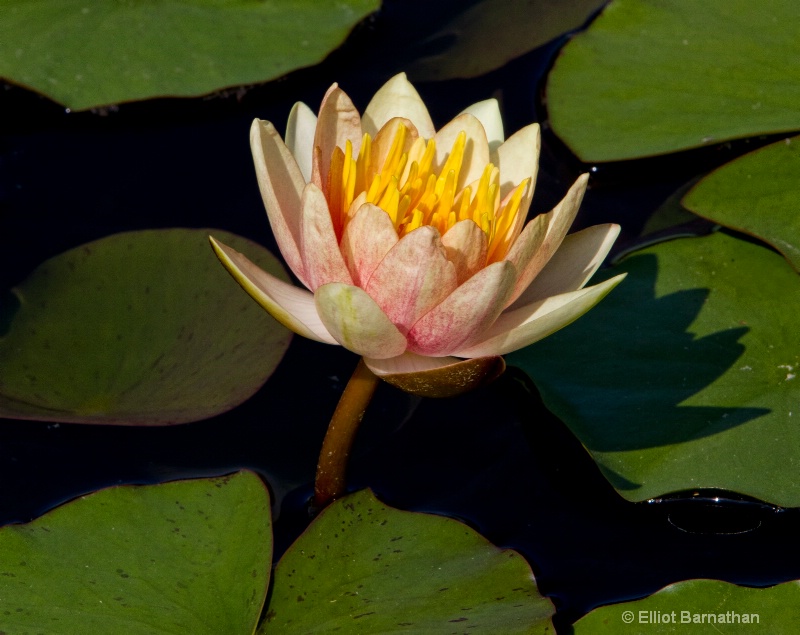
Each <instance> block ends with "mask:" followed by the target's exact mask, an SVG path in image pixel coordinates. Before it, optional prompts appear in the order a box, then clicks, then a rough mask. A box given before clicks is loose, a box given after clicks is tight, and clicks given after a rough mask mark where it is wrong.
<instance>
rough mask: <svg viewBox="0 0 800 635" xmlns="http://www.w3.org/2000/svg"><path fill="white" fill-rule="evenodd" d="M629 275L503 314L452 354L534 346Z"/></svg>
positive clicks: (469, 354) (503, 351)
mask: <svg viewBox="0 0 800 635" xmlns="http://www.w3.org/2000/svg"><path fill="white" fill-rule="evenodd" d="M625 275H626V274H624V273H623V274H620V275H618V276H616V277H614V278H611V279H610V280H606V281H605V282H601V283H600V284H596V285H594V286H593V287H587V288H585V289H580V290H578V291H571V292H569V293H564V294H562V295H557V296H553V297H550V298H546V299H544V300H540V301H539V302H534V303H533V304H529V305H526V306H523V307H520V308H519V309H515V310H513V311H507V312H506V313H503V315H501V316H500V317H499V318H497V321H496V322H495V323H494V324H493V325H492V326H491V327H490V328H489V329H488V330H487V331H486V333H485V334H484V337H483V338H482V339H481V340H480V341H479V342H478V343H477V344H473V345H472V346H468V347H465V348H462V349H459V350H457V351H452V353H451V354H452V355H455V356H456V357H486V356H488V355H505V354H506V353H510V352H511V351H516V350H518V349H520V348H523V347H525V346H528V345H529V344H533V343H534V342H537V341H538V340H540V339H543V338H545V337H547V336H548V335H551V334H552V333H555V332H556V331H558V330H559V329H561V328H563V327H565V326H567V324H570V323H571V322H574V321H575V320H576V319H578V318H579V317H580V316H581V315H583V314H584V313H586V312H587V311H588V310H589V309H591V308H592V307H593V306H594V305H595V304H597V303H598V302H600V300H602V299H603V297H604V296H605V295H606V294H607V293H608V292H609V291H611V289H613V288H614V287H615V286H617V284H619V283H620V281H621V280H622V279H623V278H624V277H625Z"/></svg>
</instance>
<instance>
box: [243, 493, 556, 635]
mask: <svg viewBox="0 0 800 635" xmlns="http://www.w3.org/2000/svg"><path fill="white" fill-rule="evenodd" d="M552 614H553V606H552V604H551V603H550V601H549V600H547V599H545V598H543V597H541V596H540V595H539V593H538V591H537V590H536V585H535V583H534V581H533V574H532V573H531V570H530V567H529V566H528V564H527V563H526V562H525V560H524V559H523V558H522V557H521V556H520V555H519V554H517V553H515V552H513V551H509V550H502V549H498V548H497V547H495V546H493V545H491V544H490V543H488V542H487V541H486V540H485V539H484V538H482V537H481V536H479V535H478V534H477V533H475V532H474V531H473V530H472V529H469V528H468V527H466V526H465V525H463V524H461V523H459V522H457V521H455V520H451V519H447V518H441V517H437V516H430V515H427V514H419V513H411V512H403V511H399V510H396V509H391V508H389V507H386V506H384V505H383V504H381V503H380V502H379V501H378V500H377V499H376V498H375V497H374V496H373V495H372V493H371V492H369V491H366V490H365V491H361V492H358V493H356V494H353V495H351V496H348V497H346V498H343V499H340V500H339V501H337V502H336V503H334V504H333V505H331V506H330V507H328V508H327V509H326V510H325V511H323V512H322V514H321V515H320V516H319V517H318V518H317V520H316V521H315V522H314V523H313V524H312V525H311V526H310V527H309V528H308V530H307V531H306V532H305V533H304V534H303V535H302V536H301V537H300V538H299V539H298V540H297V541H296V542H295V543H294V545H292V547H291V549H290V550H289V551H288V552H287V553H286V554H285V555H284V556H283V558H282V559H281V561H280V563H279V564H278V567H277V568H276V570H275V576H274V589H273V591H272V596H271V600H270V604H269V608H268V612H267V616H266V619H265V621H264V623H263V624H262V625H261V627H260V629H259V633H263V634H266V633H272V632H279V633H286V634H290V633H323V632H324V633H331V632H334V631H336V632H342V633H395V632H414V633H453V632H458V633H461V632H470V633H504V634H508V635H511V634H512V633H531V634H532V633H552V632H553V631H552V628H553V627H552V623H551V621H550V617H551V615H552Z"/></svg>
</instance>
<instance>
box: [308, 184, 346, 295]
mask: <svg viewBox="0 0 800 635" xmlns="http://www.w3.org/2000/svg"><path fill="white" fill-rule="evenodd" d="M301 206H302V216H301V220H300V254H301V255H302V257H303V269H304V270H305V272H306V277H307V278H308V285H309V288H310V289H311V290H312V291H316V290H317V287H319V286H320V285H323V284H327V283H328V282H344V283H345V284H353V279H352V278H351V277H350V271H349V270H348V268H347V265H346V264H345V262H344V258H343V257H342V252H341V251H339V244H338V242H337V240H336V232H335V231H334V229H333V221H331V214H330V211H328V202H327V201H326V200H325V195H324V194H323V193H322V192H321V191H320V189H319V188H318V187H317V186H316V185H314V184H313V183H309V184H308V185H306V188H305V189H304V190H303V196H302V199H301Z"/></svg>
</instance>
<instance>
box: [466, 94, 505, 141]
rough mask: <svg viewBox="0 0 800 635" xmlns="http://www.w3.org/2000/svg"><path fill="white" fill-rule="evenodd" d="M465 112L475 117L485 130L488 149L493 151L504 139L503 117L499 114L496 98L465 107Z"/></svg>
mask: <svg viewBox="0 0 800 635" xmlns="http://www.w3.org/2000/svg"><path fill="white" fill-rule="evenodd" d="M463 112H465V113H469V114H471V115H473V116H474V117H477V119H478V121H480V122H481V124H482V125H483V129H484V130H485V131H486V138H487V140H488V141H489V150H491V151H494V150H497V148H499V147H500V145H501V144H502V143H503V142H504V141H505V139H506V138H505V132H504V131H503V117H502V116H501V115H500V107H499V106H498V104H497V100H496V99H485V100H484V101H479V102H478V103H476V104H472V105H471V106H470V107H469V108H465V109H464V111H463Z"/></svg>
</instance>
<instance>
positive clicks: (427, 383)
mask: <svg viewBox="0 0 800 635" xmlns="http://www.w3.org/2000/svg"><path fill="white" fill-rule="evenodd" d="M364 363H365V364H366V365H367V367H368V368H369V369H370V370H371V371H372V372H373V373H375V374H376V375H377V376H378V377H380V378H381V379H383V380H384V381H385V382H387V383H389V384H391V385H392V386H395V387H397V388H399V389H400V390H403V391H405V392H408V393H411V394H412V395H419V396H420V397H453V396H455V395H460V394H462V393H465V392H467V391H469V390H473V389H475V388H477V387H479V386H482V385H484V384H488V383H489V382H491V381H492V380H494V379H496V378H497V377H499V376H500V375H502V374H503V371H504V370H505V367H506V364H505V362H504V361H503V358H502V357H499V356H495V357H478V358H475V359H458V358H456V357H423V356H421V355H416V354H414V353H409V352H408V351H407V352H405V353H403V354H402V355H400V356H399V357H390V358H389V359H372V358H369V357H365V358H364Z"/></svg>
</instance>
